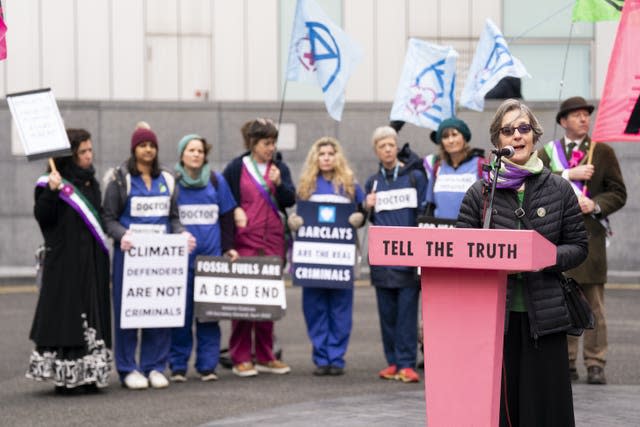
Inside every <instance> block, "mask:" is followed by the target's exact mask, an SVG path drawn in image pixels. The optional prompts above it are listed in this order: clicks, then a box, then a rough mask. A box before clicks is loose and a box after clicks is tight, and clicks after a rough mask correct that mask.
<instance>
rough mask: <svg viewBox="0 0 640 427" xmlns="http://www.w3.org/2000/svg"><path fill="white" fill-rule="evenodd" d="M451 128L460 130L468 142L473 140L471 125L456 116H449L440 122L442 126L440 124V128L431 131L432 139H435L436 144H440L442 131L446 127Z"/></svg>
mask: <svg viewBox="0 0 640 427" xmlns="http://www.w3.org/2000/svg"><path fill="white" fill-rule="evenodd" d="M451 128H453V129H456V130H457V131H458V132H460V133H461V134H462V136H463V137H464V140H465V141H466V142H469V141H471V131H470V130H469V126H467V124H466V123H465V122H463V121H462V120H460V119H458V118H456V117H449V118H448V119H446V120H443V121H442V122H441V123H440V126H438V130H437V131H435V130H434V131H433V132H431V141H433V143H434V144H440V143H441V142H442V132H444V131H445V129H451Z"/></svg>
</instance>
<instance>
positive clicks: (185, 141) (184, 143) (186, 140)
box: [178, 133, 204, 159]
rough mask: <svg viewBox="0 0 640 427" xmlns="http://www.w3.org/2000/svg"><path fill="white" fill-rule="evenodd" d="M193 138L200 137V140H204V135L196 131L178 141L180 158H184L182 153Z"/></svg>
mask: <svg viewBox="0 0 640 427" xmlns="http://www.w3.org/2000/svg"><path fill="white" fill-rule="evenodd" d="M192 139H198V140H200V141H204V138H203V137H201V136H200V135H198V134H195V133H190V134H189V135H185V136H183V137H182V139H181V140H180V141H179V142H178V159H180V158H182V153H183V152H184V149H185V148H187V144H188V143H189V141H191V140H192Z"/></svg>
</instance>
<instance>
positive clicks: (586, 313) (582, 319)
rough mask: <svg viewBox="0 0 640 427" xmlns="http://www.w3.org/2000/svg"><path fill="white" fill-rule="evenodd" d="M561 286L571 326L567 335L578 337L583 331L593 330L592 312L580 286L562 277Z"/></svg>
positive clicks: (572, 280) (571, 279)
mask: <svg viewBox="0 0 640 427" xmlns="http://www.w3.org/2000/svg"><path fill="white" fill-rule="evenodd" d="M561 286H562V292H563V293H564V301H565V303H566V304H567V309H569V318H570V319H571V326H572V328H571V329H569V330H568V331H567V333H568V334H569V335H575V336H580V335H582V332H583V331H584V330H585V329H593V328H594V327H595V318H594V317H593V311H592V310H591V306H590V305H589V301H587V297H586V296H585V295H584V292H583V291H582V287H581V286H580V284H579V283H578V282H576V281H575V280H574V279H573V278H571V277H565V276H564V275H562V282H561Z"/></svg>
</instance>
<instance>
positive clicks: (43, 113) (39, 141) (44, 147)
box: [7, 88, 71, 160]
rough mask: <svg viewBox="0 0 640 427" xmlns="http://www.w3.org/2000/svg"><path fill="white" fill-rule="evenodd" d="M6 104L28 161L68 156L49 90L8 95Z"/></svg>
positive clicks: (62, 126) (58, 118) (57, 112)
mask: <svg viewBox="0 0 640 427" xmlns="http://www.w3.org/2000/svg"><path fill="white" fill-rule="evenodd" d="M7 104H9V110H10V111H11V116H12V117H13V121H14V123H15V126H16V129H17V131H18V135H20V140H21V141H22V146H23V148H24V154H25V155H26V156H27V159H29V160H35V159H42V158H46V157H57V156H64V155H69V154H71V145H70V144H69V139H68V138H67V132H66V130H65V128H64V123H63V122H62V117H60V111H59V110H58V105H57V104H56V100H55V97H54V96H53V92H52V91H51V89H48V88H47V89H38V90H32V91H28V92H20V93H12V94H9V95H7Z"/></svg>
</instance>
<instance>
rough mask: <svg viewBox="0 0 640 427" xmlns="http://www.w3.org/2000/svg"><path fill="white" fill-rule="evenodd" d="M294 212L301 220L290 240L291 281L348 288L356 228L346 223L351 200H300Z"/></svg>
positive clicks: (323, 286) (307, 284) (322, 286)
mask: <svg viewBox="0 0 640 427" xmlns="http://www.w3.org/2000/svg"><path fill="white" fill-rule="evenodd" d="M297 206H298V208H297V213H298V215H300V216H301V217H302V218H303V220H304V225H303V226H301V227H300V228H299V229H298V231H297V233H296V239H295V241H294V243H293V253H292V261H293V270H292V273H291V276H292V279H293V284H294V285H298V286H308V287H315V288H337V289H348V288H351V287H352V286H353V266H354V265H355V262H356V244H355V242H356V231H355V230H354V229H353V227H352V226H351V225H350V224H349V215H351V214H352V213H353V212H355V206H354V205H353V204H351V203H318V202H308V201H300V202H298V204H297Z"/></svg>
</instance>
